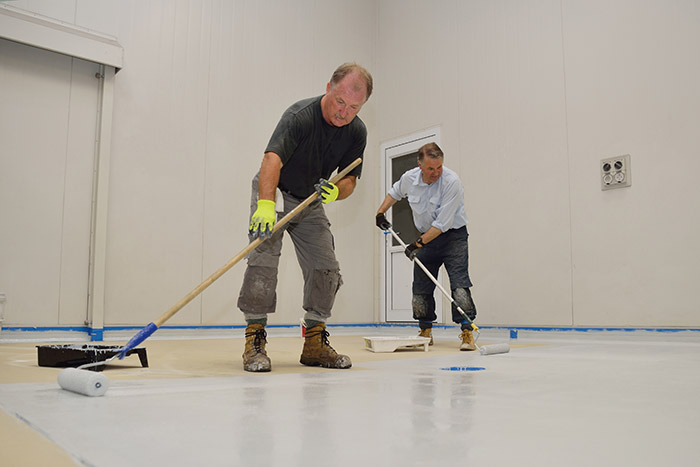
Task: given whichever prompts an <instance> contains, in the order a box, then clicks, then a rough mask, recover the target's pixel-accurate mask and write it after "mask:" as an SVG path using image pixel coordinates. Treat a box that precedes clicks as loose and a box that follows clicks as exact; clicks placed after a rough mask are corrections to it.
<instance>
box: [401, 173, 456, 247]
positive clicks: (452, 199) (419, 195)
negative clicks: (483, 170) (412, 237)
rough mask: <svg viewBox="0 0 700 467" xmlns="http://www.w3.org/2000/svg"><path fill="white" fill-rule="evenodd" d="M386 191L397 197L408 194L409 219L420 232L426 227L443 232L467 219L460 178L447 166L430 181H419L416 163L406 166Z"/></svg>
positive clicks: (423, 231) (426, 229)
mask: <svg viewBox="0 0 700 467" xmlns="http://www.w3.org/2000/svg"><path fill="white" fill-rule="evenodd" d="M389 195H390V196H391V197H392V198H394V199H395V200H397V201H399V200H401V199H403V198H408V203H409V204H410V205H411V211H412V212H413V223H414V224H415V225H416V228H417V229H418V230H419V231H420V232H421V233H425V232H427V231H428V229H429V228H430V227H435V228H437V229H440V230H441V231H442V232H446V231H448V230H450V229H458V228H460V227H463V226H465V225H467V224H468V223H469V220H468V219H467V214H466V212H465V210H464V188H463V187H462V182H461V180H460V179H459V177H458V176H457V174H456V173H455V172H454V171H452V170H450V169H448V168H447V167H444V166H443V168H442V176H441V177H440V178H439V179H438V180H437V181H436V182H435V183H432V184H430V185H428V184H427V183H425V182H424V181H423V177H422V173H421V171H420V168H419V167H416V168H413V169H411V170H408V171H406V172H405V173H404V174H403V175H401V178H399V180H398V181H397V182H396V183H394V185H393V186H392V187H391V188H390V189H389Z"/></svg>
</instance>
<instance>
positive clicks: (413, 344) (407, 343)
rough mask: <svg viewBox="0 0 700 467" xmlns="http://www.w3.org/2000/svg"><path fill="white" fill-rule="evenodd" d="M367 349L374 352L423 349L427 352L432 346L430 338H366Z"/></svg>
mask: <svg viewBox="0 0 700 467" xmlns="http://www.w3.org/2000/svg"><path fill="white" fill-rule="evenodd" d="M364 339H365V349H367V350H370V351H372V352H393V351H395V350H397V349H399V348H407V349H410V348H418V347H421V346H422V347H423V350H424V351H425V352H427V351H428V345H429V344H430V338H429V337H419V336H411V337H399V336H391V337H365V338H364Z"/></svg>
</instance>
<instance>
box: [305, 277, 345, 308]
mask: <svg viewBox="0 0 700 467" xmlns="http://www.w3.org/2000/svg"><path fill="white" fill-rule="evenodd" d="M341 285H343V279H342V276H341V275H340V270H337V269H336V270H333V269H315V270H314V271H313V275H312V278H311V281H310V284H307V294H306V296H307V300H308V303H307V306H306V307H305V308H306V309H307V310H313V311H316V312H318V313H321V314H322V315H324V316H325V315H327V316H330V313H331V308H333V303H334V302H335V295H336V294H337V293H338V290H339V289H340V286H341Z"/></svg>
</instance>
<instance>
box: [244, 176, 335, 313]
mask: <svg viewBox="0 0 700 467" xmlns="http://www.w3.org/2000/svg"><path fill="white" fill-rule="evenodd" d="M258 177H259V174H258V175H256V176H255V178H253V183H252V195H251V200H250V214H251V216H252V214H253V213H254V212H255V210H256V209H257V202H258ZM283 196H284V211H283V212H282V213H279V212H278V214H277V216H278V217H277V219H278V220H279V219H282V217H284V216H285V215H287V213H289V212H290V211H292V210H293V209H294V208H295V207H297V206H298V205H299V204H301V203H302V202H303V201H304V200H299V199H297V198H295V197H293V196H291V195H289V194H287V193H283ZM330 226H331V223H330V221H329V220H328V218H327V217H326V213H325V212H324V210H323V205H322V203H321V201H320V199H317V200H315V201H314V202H313V203H311V204H310V205H309V206H308V207H307V208H306V209H304V210H303V211H302V212H300V213H299V214H297V215H296V216H295V217H294V218H293V219H292V220H291V221H289V223H287V225H285V226H284V227H283V228H282V229H280V230H278V231H277V232H275V234H274V235H273V236H272V238H270V239H267V240H265V241H264V242H262V243H261V244H260V245H258V247H257V248H256V249H255V250H253V252H252V253H250V254H249V255H248V266H247V267H246V270H245V274H244V276H243V285H242V286H241V291H240V294H239V295H238V308H239V309H240V310H241V311H242V312H243V314H244V315H245V318H246V320H250V319H262V318H266V317H267V314H268V313H274V312H275V308H276V305H277V292H276V289H277V271H278V266H279V260H280V254H281V251H282V238H283V236H284V232H287V233H288V234H289V236H290V237H291V239H292V243H293V244H294V249H295V251H296V255H297V260H298V261H299V266H301V270H302V274H303V276H304V299H303V304H302V307H303V308H304V310H305V311H306V313H305V315H304V320H306V321H310V320H313V321H322V322H325V321H326V320H327V319H328V318H329V317H330V316H331V309H332V308H333V302H334V301H335V295H336V293H337V292H338V289H339V288H340V286H341V285H342V283H343V281H342V278H341V276H340V265H339V263H338V260H337V259H336V257H335V245H334V242H333V234H332V233H331V229H330ZM249 240H251V241H252V237H249Z"/></svg>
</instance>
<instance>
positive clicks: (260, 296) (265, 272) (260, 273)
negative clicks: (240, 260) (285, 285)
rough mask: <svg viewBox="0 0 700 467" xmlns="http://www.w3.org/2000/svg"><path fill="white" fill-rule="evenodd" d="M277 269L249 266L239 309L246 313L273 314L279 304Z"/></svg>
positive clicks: (239, 300) (239, 297)
mask: <svg viewBox="0 0 700 467" xmlns="http://www.w3.org/2000/svg"><path fill="white" fill-rule="evenodd" d="M276 289H277V268H268V267H262V266H248V268H247V269H246V272H245V274H244V276H243V285H242V286H241V292H240V294H239V295H238V308H240V309H241V310H244V311H246V312H257V313H272V312H274V311H275V305H276V303H277V292H276Z"/></svg>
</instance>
